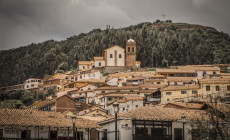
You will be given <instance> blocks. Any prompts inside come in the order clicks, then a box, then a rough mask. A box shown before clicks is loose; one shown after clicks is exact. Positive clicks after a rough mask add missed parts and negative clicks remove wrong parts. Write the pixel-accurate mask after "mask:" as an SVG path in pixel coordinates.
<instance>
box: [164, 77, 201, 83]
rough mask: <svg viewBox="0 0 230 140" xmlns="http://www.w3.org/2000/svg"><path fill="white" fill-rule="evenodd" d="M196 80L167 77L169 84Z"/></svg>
mask: <svg viewBox="0 0 230 140" xmlns="http://www.w3.org/2000/svg"><path fill="white" fill-rule="evenodd" d="M196 79H197V78H196V77H167V80H168V81H170V82H171V81H172V82H190V81H195V80H196Z"/></svg>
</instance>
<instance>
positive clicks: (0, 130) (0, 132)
mask: <svg viewBox="0 0 230 140" xmlns="http://www.w3.org/2000/svg"><path fill="white" fill-rule="evenodd" d="M1 138H3V129H0V139H1Z"/></svg>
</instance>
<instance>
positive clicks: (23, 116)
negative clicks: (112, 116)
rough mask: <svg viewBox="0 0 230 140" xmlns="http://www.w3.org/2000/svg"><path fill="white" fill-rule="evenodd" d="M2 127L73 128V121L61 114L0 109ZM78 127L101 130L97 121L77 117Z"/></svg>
mask: <svg viewBox="0 0 230 140" xmlns="http://www.w3.org/2000/svg"><path fill="white" fill-rule="evenodd" d="M0 116H1V119H0V125H16V126H47V127H48V126H52V127H72V126H73V124H72V119H71V117H69V116H65V115H64V114H61V113H56V112H47V111H44V112H43V111H36V110H20V109H0ZM76 126H77V127H80V128H99V127H100V126H99V125H97V124H96V122H95V121H92V120H88V119H83V118H79V117H77V121H76Z"/></svg>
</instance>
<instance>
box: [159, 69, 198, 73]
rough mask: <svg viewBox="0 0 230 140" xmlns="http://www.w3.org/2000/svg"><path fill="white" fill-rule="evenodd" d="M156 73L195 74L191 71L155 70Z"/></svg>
mask: <svg viewBox="0 0 230 140" xmlns="http://www.w3.org/2000/svg"><path fill="white" fill-rule="evenodd" d="M156 72H157V73H195V70H192V69H188V70H185V69H156Z"/></svg>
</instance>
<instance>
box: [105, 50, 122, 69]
mask: <svg viewBox="0 0 230 140" xmlns="http://www.w3.org/2000/svg"><path fill="white" fill-rule="evenodd" d="M106 51H107V57H106V59H107V66H115V51H117V56H116V57H117V66H125V49H122V48H120V47H118V46H115V47H112V48H109V49H107V50H106ZM110 54H112V55H113V57H112V58H110ZM119 54H121V58H119Z"/></svg>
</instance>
